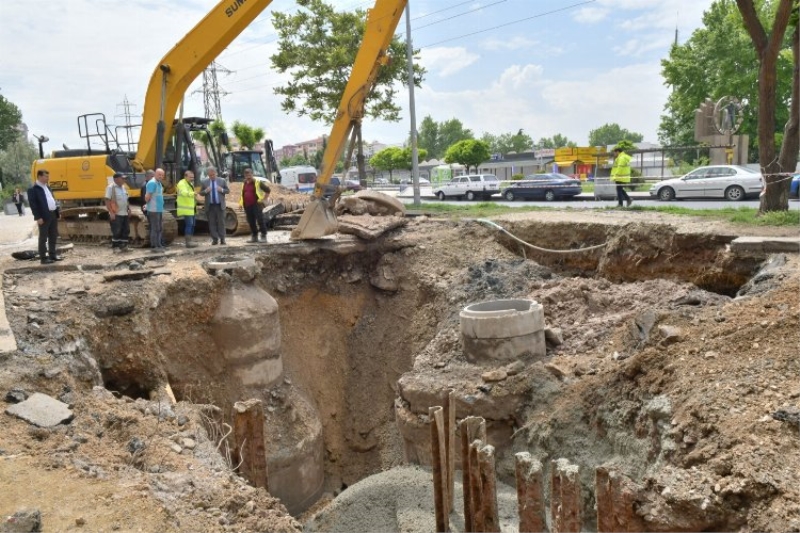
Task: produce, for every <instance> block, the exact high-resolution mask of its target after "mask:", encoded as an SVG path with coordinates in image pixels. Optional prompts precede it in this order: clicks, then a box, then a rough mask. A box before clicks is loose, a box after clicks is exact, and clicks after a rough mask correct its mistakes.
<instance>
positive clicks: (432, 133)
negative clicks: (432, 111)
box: [417, 115, 444, 159]
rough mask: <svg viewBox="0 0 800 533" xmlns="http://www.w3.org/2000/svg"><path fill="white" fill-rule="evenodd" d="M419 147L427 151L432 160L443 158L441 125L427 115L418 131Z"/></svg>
mask: <svg viewBox="0 0 800 533" xmlns="http://www.w3.org/2000/svg"><path fill="white" fill-rule="evenodd" d="M417 146H418V147H419V148H424V149H425V150H427V152H428V154H429V155H430V157H431V158H434V159H439V158H441V157H442V154H443V152H444V151H443V150H442V148H441V146H439V124H437V123H436V121H435V120H433V119H432V118H431V116H430V115H427V116H426V117H425V118H423V119H422V122H421V123H420V125H419V128H418V131H417Z"/></svg>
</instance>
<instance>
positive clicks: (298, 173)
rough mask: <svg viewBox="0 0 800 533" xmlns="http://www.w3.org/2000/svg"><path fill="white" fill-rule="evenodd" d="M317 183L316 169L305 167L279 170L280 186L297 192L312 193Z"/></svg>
mask: <svg viewBox="0 0 800 533" xmlns="http://www.w3.org/2000/svg"><path fill="white" fill-rule="evenodd" d="M316 183H317V169H315V168H314V167H310V166H307V165H300V166H296V167H286V168H282V169H281V185H283V186H284V187H288V188H290V189H294V190H296V191H298V192H307V193H310V192H313V191H314V185H315V184H316Z"/></svg>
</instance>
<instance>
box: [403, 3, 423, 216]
mask: <svg viewBox="0 0 800 533" xmlns="http://www.w3.org/2000/svg"><path fill="white" fill-rule="evenodd" d="M406 57H407V58H408V102H409V104H408V107H409V114H410V115H411V183H412V184H413V187H414V206H415V207H418V206H419V205H420V203H421V201H420V195H419V153H418V152H417V114H416V109H415V107H414V49H413V47H412V46H411V2H410V1H409V2H408V3H407V4H406Z"/></svg>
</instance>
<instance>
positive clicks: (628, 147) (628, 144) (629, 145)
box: [614, 139, 636, 154]
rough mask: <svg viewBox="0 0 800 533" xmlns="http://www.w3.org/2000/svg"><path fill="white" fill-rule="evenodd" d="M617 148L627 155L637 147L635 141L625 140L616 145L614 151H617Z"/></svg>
mask: <svg viewBox="0 0 800 533" xmlns="http://www.w3.org/2000/svg"><path fill="white" fill-rule="evenodd" d="M617 148H619V149H620V150H622V151H623V152H625V153H628V154H630V153H631V152H632V151H633V150H636V145H635V144H633V141H631V140H629V139H623V140H621V141H619V142H618V143H616V145H615V146H614V149H617Z"/></svg>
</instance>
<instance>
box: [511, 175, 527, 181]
mask: <svg viewBox="0 0 800 533" xmlns="http://www.w3.org/2000/svg"><path fill="white" fill-rule="evenodd" d="M524 179H525V176H524V175H523V174H514V175H513V176H511V181H519V180H524Z"/></svg>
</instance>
